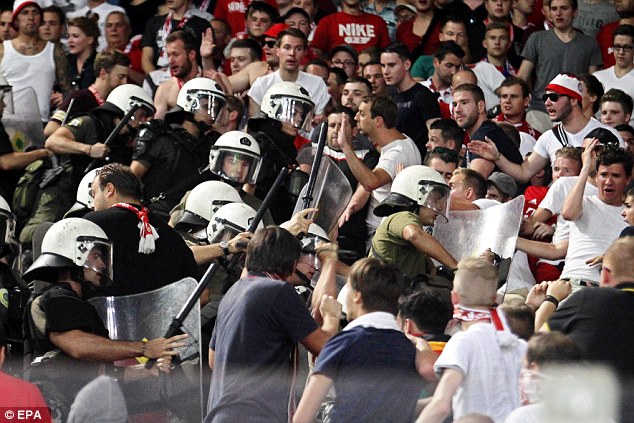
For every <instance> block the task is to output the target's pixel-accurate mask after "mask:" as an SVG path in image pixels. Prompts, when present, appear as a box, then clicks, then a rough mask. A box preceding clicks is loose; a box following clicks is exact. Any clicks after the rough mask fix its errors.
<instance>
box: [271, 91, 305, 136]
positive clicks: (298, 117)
mask: <svg viewBox="0 0 634 423" xmlns="http://www.w3.org/2000/svg"><path fill="white" fill-rule="evenodd" d="M313 108H314V106H313V104H312V103H309V102H307V101H306V100H303V99H299V98H295V97H280V98H279V102H278V107H277V110H276V111H275V116H273V119H275V120H279V121H280V122H286V123H290V124H291V125H293V127H295V128H297V129H303V130H304V131H309V130H310V124H311V122H312V120H313Z"/></svg>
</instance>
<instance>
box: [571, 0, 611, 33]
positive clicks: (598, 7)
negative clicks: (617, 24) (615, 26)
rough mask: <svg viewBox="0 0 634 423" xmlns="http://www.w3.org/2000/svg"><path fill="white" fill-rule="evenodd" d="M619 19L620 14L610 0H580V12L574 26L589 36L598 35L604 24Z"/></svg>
mask: <svg viewBox="0 0 634 423" xmlns="http://www.w3.org/2000/svg"><path fill="white" fill-rule="evenodd" d="M618 19H619V15H618V14H617V13H616V10H614V2H612V1H608V0H599V1H597V0H591V1H583V0H582V1H580V2H579V13H578V14H577V17H576V18H575V21H574V23H573V26H574V27H575V28H577V29H579V30H581V31H583V33H584V34H586V35H587V36H589V37H596V35H597V33H598V32H599V30H600V29H601V27H602V26H603V25H605V24H607V23H610V22H614V21H617V20H618Z"/></svg>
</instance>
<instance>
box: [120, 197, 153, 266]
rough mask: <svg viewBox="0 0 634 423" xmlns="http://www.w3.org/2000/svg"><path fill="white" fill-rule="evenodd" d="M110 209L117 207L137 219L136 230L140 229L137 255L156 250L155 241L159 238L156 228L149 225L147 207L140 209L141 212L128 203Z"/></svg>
mask: <svg viewBox="0 0 634 423" xmlns="http://www.w3.org/2000/svg"><path fill="white" fill-rule="evenodd" d="M112 207H118V208H120V209H125V210H130V211H131V212H133V213H134V214H136V217H137V218H138V219H139V225H138V228H139V229H140V232H139V235H140V237H141V239H140V240H139V253H141V254H152V253H153V252H154V250H155V249H156V240H157V239H158V238H159V234H158V232H157V231H156V228H155V227H154V226H152V225H151V224H150V218H149V217H148V213H149V212H150V210H148V208H147V207H142V208H141V210H139V209H137V208H136V207H134V206H132V205H130V204H128V203H117V204H115V205H113V206H112Z"/></svg>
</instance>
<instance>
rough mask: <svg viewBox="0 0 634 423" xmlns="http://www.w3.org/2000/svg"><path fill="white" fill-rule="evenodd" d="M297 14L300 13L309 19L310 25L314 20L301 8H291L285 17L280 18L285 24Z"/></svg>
mask: <svg viewBox="0 0 634 423" xmlns="http://www.w3.org/2000/svg"><path fill="white" fill-rule="evenodd" d="M296 13H299V14H300V15H302V16H303V17H305V18H306V19H308V22H309V23H310V22H312V19H311V18H310V15H309V14H308V12H306V11H305V10H304V9H302V8H301V7H291V8H290V9H288V12H286V13H285V14H284V16H282V17H280V19H279V20H280V21H282V22H284V21H285V20H286V19H288V18H290V17H291V15H294V14H296Z"/></svg>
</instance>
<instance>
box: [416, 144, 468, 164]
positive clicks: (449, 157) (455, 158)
mask: <svg viewBox="0 0 634 423" xmlns="http://www.w3.org/2000/svg"><path fill="white" fill-rule="evenodd" d="M452 153H453V154H452ZM435 158H439V159H440V160H442V161H443V162H445V163H453V164H455V165H456V168H458V167H460V156H459V155H458V152H457V151H455V150H449V149H447V148H444V147H436V148H434V149H433V150H432V151H429V152H427V154H426V155H425V162H424V163H423V164H424V165H425V166H429V164H430V163H431V161H432V159H435Z"/></svg>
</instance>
